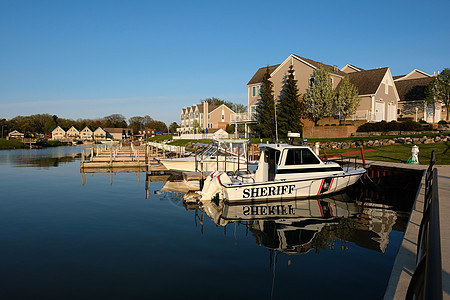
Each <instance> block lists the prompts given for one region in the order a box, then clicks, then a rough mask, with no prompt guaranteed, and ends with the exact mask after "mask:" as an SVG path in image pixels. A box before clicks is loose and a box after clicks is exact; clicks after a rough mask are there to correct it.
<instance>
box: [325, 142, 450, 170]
mask: <svg viewBox="0 0 450 300" xmlns="http://www.w3.org/2000/svg"><path fill="white" fill-rule="evenodd" d="M412 146H413V145H411V144H410V145H408V144H402V145H386V146H377V147H366V148H364V149H365V150H367V149H373V151H372V152H367V153H365V154H364V156H365V158H366V159H368V160H376V161H387V162H396V163H405V162H406V161H408V159H409V158H410V156H411V148H412ZM418 146H419V162H420V163H421V164H423V165H426V164H428V163H429V162H430V158H431V151H433V150H435V154H436V164H438V165H450V142H445V143H431V144H420V145H418ZM357 150H358V148H350V149H336V150H327V151H326V153H327V155H335V154H340V153H346V152H354V151H357ZM323 154H324V152H323V151H321V153H320V155H323ZM354 156H355V155H354Z"/></svg>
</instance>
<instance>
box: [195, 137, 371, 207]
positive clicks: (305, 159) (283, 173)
mask: <svg viewBox="0 0 450 300" xmlns="http://www.w3.org/2000/svg"><path fill="white" fill-rule="evenodd" d="M259 148H260V149H261V151H262V153H261V156H260V160H259V163H258V169H257V170H256V172H255V173H254V174H244V175H234V176H228V174H227V173H225V172H214V173H212V174H211V175H209V176H208V177H207V179H206V180H205V184H204V187H203V189H202V192H201V200H202V201H203V200H210V199H212V198H219V199H223V200H224V201H228V202H246V201H253V202H256V201H266V200H280V199H301V198H309V197H314V196H322V195H327V194H331V193H336V192H339V191H342V190H343V189H345V188H347V187H349V186H351V185H353V184H354V183H356V182H357V181H358V180H359V178H360V177H361V176H362V175H363V174H364V173H365V172H366V170H365V169H363V168H350V167H348V168H347V167H345V168H342V167H341V166H340V165H339V164H337V163H335V162H323V161H322V160H321V159H320V158H319V157H318V156H317V155H316V154H315V153H314V152H313V151H312V150H311V148H309V147H308V146H295V145H288V144H260V145H259Z"/></svg>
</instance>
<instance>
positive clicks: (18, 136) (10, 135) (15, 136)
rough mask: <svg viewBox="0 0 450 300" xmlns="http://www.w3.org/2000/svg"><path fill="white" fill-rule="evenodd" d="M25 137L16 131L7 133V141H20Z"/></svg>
mask: <svg viewBox="0 0 450 300" xmlns="http://www.w3.org/2000/svg"><path fill="white" fill-rule="evenodd" d="M24 137H25V134H23V133H22V132H19V131H17V130H14V131H11V132H10V133H8V138H7V139H8V140H11V139H16V140H21V139H23V138H24Z"/></svg>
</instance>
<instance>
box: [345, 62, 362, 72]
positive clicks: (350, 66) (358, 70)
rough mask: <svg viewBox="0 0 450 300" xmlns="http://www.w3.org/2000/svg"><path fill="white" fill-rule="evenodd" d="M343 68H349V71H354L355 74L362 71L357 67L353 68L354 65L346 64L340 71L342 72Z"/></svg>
mask: <svg viewBox="0 0 450 300" xmlns="http://www.w3.org/2000/svg"><path fill="white" fill-rule="evenodd" d="M345 67H349V68H351V69H353V70H355V71H357V72H361V71H363V69H360V68H358V67H355V66H354V65H351V64H346V65H345V66H343V67H342V68H341V71H342V69H344V68H345Z"/></svg>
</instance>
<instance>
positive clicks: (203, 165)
mask: <svg viewBox="0 0 450 300" xmlns="http://www.w3.org/2000/svg"><path fill="white" fill-rule="evenodd" d="M161 163H162V164H163V165H164V166H165V167H166V168H167V169H168V170H173V171H185V172H196V171H203V172H214V171H227V172H228V171H233V172H234V171H237V170H246V169H247V162H246V161H245V160H244V159H241V160H240V161H239V164H238V161H237V159H236V158H227V160H226V161H225V159H224V158H223V157H219V162H217V159H216V158H207V159H205V160H203V162H201V161H197V162H196V161H195V158H193V157H185V158H168V159H161ZM255 167H256V162H251V163H249V168H253V169H255Z"/></svg>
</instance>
